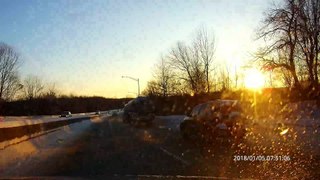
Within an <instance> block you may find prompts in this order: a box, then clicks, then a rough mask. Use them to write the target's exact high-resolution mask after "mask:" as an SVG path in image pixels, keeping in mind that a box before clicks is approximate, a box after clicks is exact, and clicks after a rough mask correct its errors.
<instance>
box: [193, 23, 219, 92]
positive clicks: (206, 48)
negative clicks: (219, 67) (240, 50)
mask: <svg viewBox="0 0 320 180" xmlns="http://www.w3.org/2000/svg"><path fill="white" fill-rule="evenodd" d="M193 48H194V51H195V52H196V55H197V56H196V58H200V59H201V62H202V64H203V66H204V74H205V80H206V89H207V92H208V93H209V92H210V90H211V83H210V72H211V71H212V70H213V69H212V63H213V58H214V53H215V38H214V36H212V37H210V36H209V34H208V32H207V30H206V29H205V28H201V29H199V30H198V32H197V36H196V38H195V40H194V43H193Z"/></svg>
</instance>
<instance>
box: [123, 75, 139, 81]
mask: <svg viewBox="0 0 320 180" xmlns="http://www.w3.org/2000/svg"><path fill="white" fill-rule="evenodd" d="M122 78H128V79H132V80H134V81H139V79H137V78H133V77H130V76H122Z"/></svg>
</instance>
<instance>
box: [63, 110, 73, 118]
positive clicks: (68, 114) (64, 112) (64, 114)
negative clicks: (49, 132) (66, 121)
mask: <svg viewBox="0 0 320 180" xmlns="http://www.w3.org/2000/svg"><path fill="white" fill-rule="evenodd" d="M60 117H72V114H71V112H70V111H63V112H62V113H61V115H60Z"/></svg>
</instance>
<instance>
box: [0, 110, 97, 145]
mask: <svg viewBox="0 0 320 180" xmlns="http://www.w3.org/2000/svg"><path fill="white" fill-rule="evenodd" d="M93 117H96V115H90V116H82V117H74V118H66V119H57V120H56V121H42V122H40V121H36V122H33V123H32V121H30V122H28V123H22V124H18V125H17V124H15V126H7V127H0V149H4V148H6V147H8V146H10V145H12V144H16V143H19V142H22V141H25V140H28V139H30V138H33V137H36V136H39V135H43V134H45V133H48V131H50V130H53V129H56V128H59V127H62V126H66V125H69V124H73V123H77V122H81V121H84V120H90V119H91V118H93Z"/></svg>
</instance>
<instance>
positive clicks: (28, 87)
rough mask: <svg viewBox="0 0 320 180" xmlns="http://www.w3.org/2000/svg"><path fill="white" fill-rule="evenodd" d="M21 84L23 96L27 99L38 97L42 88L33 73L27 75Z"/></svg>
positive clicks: (40, 82) (41, 84)
mask: <svg viewBox="0 0 320 180" xmlns="http://www.w3.org/2000/svg"><path fill="white" fill-rule="evenodd" d="M23 86H24V89H23V92H24V97H25V98H26V99H29V100H30V99H33V98H37V97H39V96H40V95H41V93H42V91H43V89H44V85H43V83H42V81H41V80H40V79H39V78H38V77H37V76H33V75H29V76H27V77H26V78H25V80H24V85H23Z"/></svg>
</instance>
